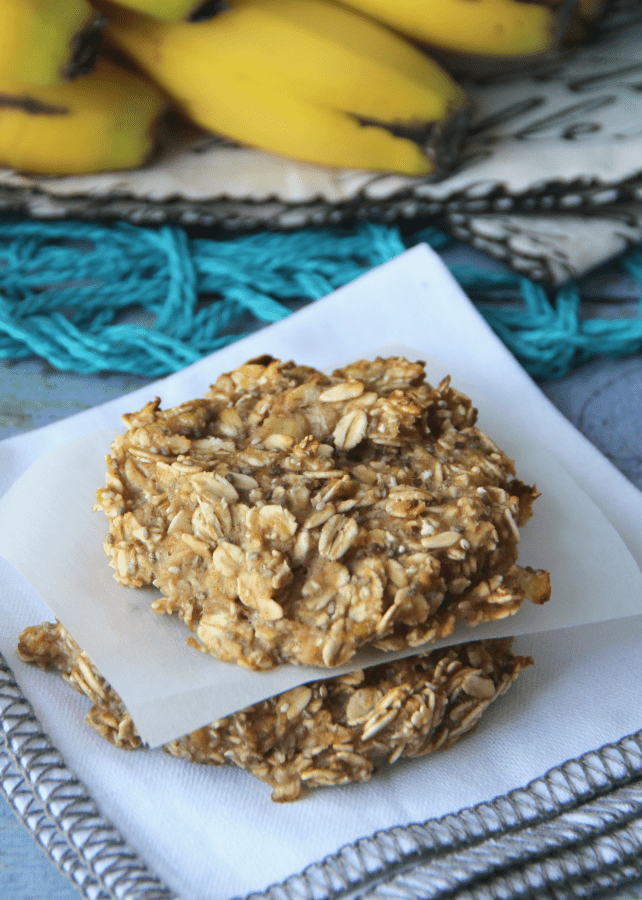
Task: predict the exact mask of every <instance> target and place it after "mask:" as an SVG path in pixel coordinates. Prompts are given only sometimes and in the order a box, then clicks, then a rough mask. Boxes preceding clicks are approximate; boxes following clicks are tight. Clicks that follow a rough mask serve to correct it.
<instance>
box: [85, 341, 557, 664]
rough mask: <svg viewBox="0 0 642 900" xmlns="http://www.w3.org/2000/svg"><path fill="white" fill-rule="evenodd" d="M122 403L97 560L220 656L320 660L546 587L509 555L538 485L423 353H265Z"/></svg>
mask: <svg viewBox="0 0 642 900" xmlns="http://www.w3.org/2000/svg"><path fill="white" fill-rule="evenodd" d="M124 419H125V423H126V424H127V426H128V430H127V432H126V433H125V434H124V435H120V436H118V437H117V438H116V440H115V441H114V443H113V446H112V450H111V455H110V456H108V457H107V464H108V472H107V483H106V486H105V487H104V488H102V489H101V490H99V491H98V495H97V499H98V502H97V504H96V507H95V508H96V509H99V510H103V511H104V512H105V513H106V514H107V516H108V517H109V534H108V536H107V539H106V541H105V550H106V552H107V554H108V556H109V557H110V561H111V565H112V566H113V567H114V568H115V570H116V575H115V577H116V578H117V579H118V581H120V582H121V584H123V585H129V586H134V587H136V586H140V585H145V584H154V585H156V586H157V587H158V588H159V589H160V591H161V593H162V597H161V598H159V599H158V600H156V601H155V602H154V605H153V606H154V609H155V610H156V611H157V612H159V613H169V614H178V615H179V616H180V617H181V618H182V619H183V620H184V621H185V622H186V623H187V625H188V626H189V628H190V629H191V630H192V631H193V632H194V635H195V636H193V637H191V638H190V642H191V643H193V645H194V646H196V647H198V648H199V649H201V650H204V651H206V652H208V653H212V654H213V655H215V656H217V657H218V658H219V659H221V660H225V661H231V662H235V663H238V664H240V665H243V666H247V667H249V668H252V669H268V668H271V667H273V666H276V665H278V664H280V663H283V662H294V663H303V664H307V665H320V666H336V665H338V664H341V663H344V662H346V661H347V660H348V659H350V657H352V656H353V654H354V653H355V652H356V650H357V649H358V648H359V647H362V646H364V645H374V646H376V647H379V648H381V649H384V650H389V649H394V650H397V649H401V648H405V647H416V646H419V645H420V644H423V643H425V642H427V641H432V640H435V639H437V638H440V637H442V636H445V635H448V634H450V633H451V632H452V630H453V627H454V625H455V622H456V621H457V620H465V621H466V622H467V623H468V624H469V625H477V624H479V623H480V622H485V621H488V620H492V619H498V618H503V617H505V616H509V615H512V614H513V613H515V612H516V611H517V610H518V609H519V607H520V606H521V604H522V603H523V601H524V599H525V598H528V599H529V600H532V601H534V602H536V603H541V602H544V601H545V600H547V599H548V597H549V594H550V586H549V582H548V574H547V573H546V572H543V571H537V572H536V571H533V570H530V569H523V568H521V567H520V566H518V565H517V564H516V560H517V545H518V542H519V531H518V527H519V526H520V525H522V524H523V523H524V522H525V521H526V520H527V519H528V517H529V516H530V515H531V508H532V504H533V501H534V500H535V498H536V497H537V492H536V490H535V489H534V488H532V487H528V486H526V485H524V484H522V483H521V482H520V481H519V480H517V478H516V477H515V470H514V466H513V462H512V460H510V459H509V458H508V457H507V456H506V455H505V454H504V453H503V452H502V451H501V450H499V449H498V447H497V446H496V445H495V444H494V443H493V442H492V441H491V440H490V439H489V438H488V437H487V436H486V435H485V434H483V432H481V431H480V430H479V429H478V428H476V427H475V420H476V410H475V409H474V408H473V406H472V404H471V401H470V400H469V399H468V398H467V397H466V396H464V395H463V394H461V393H459V392H458V391H457V390H455V389H454V388H453V387H452V386H451V384H450V380H449V379H448V378H446V379H445V380H444V381H442V382H441V384H439V385H438V386H437V387H433V386H431V385H429V384H428V383H427V382H426V381H425V377H424V367H423V364H422V363H411V362H408V361H407V360H405V359H402V358H390V359H377V360H375V361H374V362H366V361H360V362H356V363H354V364H353V365H350V366H346V367H345V368H343V369H339V370H337V371H335V372H334V373H333V374H332V375H331V376H328V375H325V374H323V373H322V372H319V371H317V370H315V369H312V368H309V367H306V366H298V365H295V364H294V363H292V362H286V363H282V362H279V361H278V360H275V359H272V358H271V357H268V356H266V357H261V358H259V359H255V360H251V361H250V362H248V363H246V364H245V365H243V366H241V367H240V368H238V369H235V370H234V371H233V372H230V373H229V374H225V375H222V376H221V377H220V378H219V379H218V380H217V381H216V383H215V384H214V385H212V387H211V388H210V390H209V391H208V393H207V394H206V395H205V396H204V397H203V398H202V399H197V400H193V401H191V402H188V403H184V404H182V405H181V406H178V407H176V408H174V409H168V410H162V409H161V408H160V401H159V400H158V399H156V400H154V401H153V402H151V403H148V404H147V406H145V407H144V408H143V409H142V410H141V411H140V412H137V413H132V414H130V415H127V416H125V417H124Z"/></svg>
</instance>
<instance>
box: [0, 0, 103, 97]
mask: <svg viewBox="0 0 642 900" xmlns="http://www.w3.org/2000/svg"><path fill="white" fill-rule="evenodd" d="M0 22H1V23H2V24H1V26H0V79H9V80H17V81H27V82H30V83H33V84H55V83H56V82H58V81H61V80H63V79H65V78H71V77H74V76H75V75H80V74H84V73H85V72H87V71H89V70H90V69H91V68H92V66H93V64H94V61H95V57H96V53H97V48H98V41H99V34H100V30H101V27H102V25H103V24H104V18H103V17H102V16H100V14H99V13H97V12H96V11H95V10H94V9H93V8H92V7H91V6H90V5H89V3H87V2H86V0H38V2H28V0H0Z"/></svg>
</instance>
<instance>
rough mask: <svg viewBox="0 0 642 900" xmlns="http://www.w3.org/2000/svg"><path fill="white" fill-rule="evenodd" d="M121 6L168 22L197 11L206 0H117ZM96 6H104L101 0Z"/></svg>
mask: <svg viewBox="0 0 642 900" xmlns="http://www.w3.org/2000/svg"><path fill="white" fill-rule="evenodd" d="M117 2H118V5H119V6H123V7H125V9H131V10H134V11H135V12H140V13H144V15H146V16H152V17H153V18H155V19H162V20H163V21H166V22H178V21H181V20H182V19H189V17H190V16H191V15H192V14H193V13H195V12H197V11H198V10H199V9H200V8H201V7H202V6H203V5H204V3H205V2H206V0H117ZM94 6H96V7H97V8H99V7H101V6H102V3H101V0H96V2H95V3H94Z"/></svg>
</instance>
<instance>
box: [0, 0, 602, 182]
mask: <svg viewBox="0 0 642 900" xmlns="http://www.w3.org/2000/svg"><path fill="white" fill-rule="evenodd" d="M605 2H606V0H474V2H471V0H227V2H223V3H221V4H219V5H218V6H219V8H217V9H216V10H215V11H212V12H210V14H209V18H207V17H205V16H203V15H201V17H200V18H199V19H198V20H194V16H193V13H194V12H195V11H196V10H197V9H198V8H199V7H200V6H202V4H203V0H117V2H116V3H115V2H112V0H0V22H1V23H2V25H1V28H0V165H4V166H11V167H12V168H16V169H19V170H22V171H28V172H33V173H43V174H55V175H61V174H74V173H75V174H79V173H87V172H92V171H100V170H104V169H117V168H131V167H137V166H139V165H141V164H142V163H143V162H144V161H145V160H146V159H147V158H148V157H149V155H150V153H151V152H152V148H153V144H154V138H153V133H154V123H155V122H156V121H157V120H158V119H159V118H160V117H161V115H162V112H163V110H164V109H165V108H166V97H168V98H169V99H170V100H171V101H172V102H173V103H174V104H176V105H177V106H178V108H179V109H180V110H181V111H182V112H183V113H184V114H186V115H187V116H188V117H189V118H190V119H191V120H192V121H193V122H194V123H196V124H197V125H198V126H200V127H201V128H203V129H205V130H207V131H211V132H215V133H217V134H221V135H223V136H225V137H228V138H231V139H233V140H235V141H238V142H241V143H242V144H246V145H249V146H252V147H257V148H261V149H264V150H268V151H271V152H274V153H277V154H281V155H285V156H288V157H292V158H295V159H298V160H303V161H308V162H311V163H316V164H321V165H326V166H334V167H342V168H355V169H366V170H370V171H380V172H396V173H399V174H403V175H409V176H415V177H424V176H427V175H431V174H434V173H435V172H439V171H441V170H443V169H445V168H447V167H448V166H449V165H451V164H452V163H453V162H454V160H455V158H456V154H457V151H458V147H459V143H460V141H461V139H462V138H463V136H464V134H465V130H466V123H467V120H468V116H469V112H470V104H469V102H468V99H467V97H466V94H465V92H464V91H463V90H462V88H461V87H460V85H459V84H458V83H457V81H456V80H455V78H454V77H453V76H452V75H451V74H449V73H448V72H447V71H446V70H445V68H444V67H443V65H440V64H439V63H438V62H436V61H435V60H434V59H433V58H432V57H431V55H430V53H429V51H428V49H427V48H428V46H430V47H432V48H435V53H436V54H441V56H440V59H446V60H447V59H448V58H449V57H448V54H449V53H452V54H464V55H468V56H471V57H474V58H483V59H489V58H492V59H508V58H513V59H521V58H529V57H532V56H533V55H537V54H542V53H546V52H548V51H549V50H551V49H552V48H554V47H555V46H556V45H557V43H558V42H559V40H560V37H561V34H562V32H563V31H564V29H566V27H567V25H568V22H569V18H570V16H571V15H572V14H573V13H574V12H575V19H573V22H575V20H576V19H577V20H578V21H580V22H582V23H585V22H588V21H592V20H594V19H595V18H596V17H597V16H599V14H600V13H601V11H602V8H603V7H604V5H605ZM221 6H222V9H220V7H221ZM211 8H212V7H211V2H210V6H207V7H206V9H208V10H211ZM572 29H573V25H571V26H570V28H569V32H568V33H570V32H572ZM98 36H100V40H101V41H102V47H103V49H104V50H105V51H106V52H107V53H113V51H116V52H117V54H120V56H121V59H122V54H124V55H125V57H126V59H125V65H130V64H133V65H134V66H135V67H136V71H131V70H130V69H125V68H123V67H120V66H118V65H116V63H115V62H112V61H109V60H108V59H107V58H105V57H104V55H103V57H101V58H100V59H99V61H98V64H97V65H96V67H95V69H94V71H93V72H91V73H90V74H87V72H88V70H90V69H91V68H92V66H93V64H94V58H95V55H96V50H97V44H98ZM128 60H129V62H128ZM81 73H84V74H81ZM70 79H73V80H70Z"/></svg>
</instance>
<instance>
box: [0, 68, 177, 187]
mask: <svg viewBox="0 0 642 900" xmlns="http://www.w3.org/2000/svg"><path fill="white" fill-rule="evenodd" d="M166 106H167V98H166V97H165V95H164V94H163V93H162V92H161V91H160V90H159V89H158V88H157V87H156V85H154V84H152V83H151V82H149V81H148V80H147V79H146V78H144V77H143V76H141V75H137V74H135V73H132V72H129V71H126V70H125V69H122V68H121V67H120V66H116V65H115V64H114V63H111V62H109V61H107V60H104V59H99V60H98V62H97V64H96V66H95V68H94V71H93V72H91V73H90V74H89V75H83V76H82V78H76V79H74V80H73V81H68V82H62V83H61V84H55V85H29V84H24V83H22V82H16V81H7V80H4V79H2V80H0V166H6V167H10V168H12V169H17V170H19V171H23V172H29V173H33V174H45V175H79V174H86V173H89V172H100V171H105V170H110V169H129V168H134V167H136V166H139V165H141V164H142V163H143V162H144V161H145V160H146V159H147V157H148V156H149V155H150V153H151V151H152V149H153V141H154V138H153V126H154V124H155V121H156V119H157V118H158V117H159V116H160V115H161V113H162V112H163V110H164V108H165V107H166Z"/></svg>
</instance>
